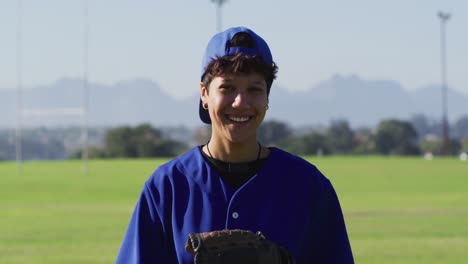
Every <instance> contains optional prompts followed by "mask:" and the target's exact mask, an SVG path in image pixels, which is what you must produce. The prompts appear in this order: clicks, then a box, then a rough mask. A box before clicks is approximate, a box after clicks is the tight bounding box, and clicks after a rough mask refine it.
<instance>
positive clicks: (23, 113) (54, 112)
mask: <svg viewBox="0 0 468 264" xmlns="http://www.w3.org/2000/svg"><path fill="white" fill-rule="evenodd" d="M83 6H84V10H83V11H84V12H83V21H84V43H83V44H84V45H83V94H82V96H83V103H82V106H81V107H66V108H25V107H24V105H23V91H22V88H23V87H22V81H23V80H22V78H23V76H22V0H18V1H17V23H16V27H17V28H16V41H17V49H16V61H17V63H16V64H17V65H16V66H17V98H16V133H15V134H16V137H15V138H16V169H17V174H21V173H22V162H23V153H22V130H23V119H24V118H25V117H36V118H40V117H44V116H80V117H81V118H82V126H81V141H82V146H83V147H82V151H81V159H82V171H83V175H87V174H88V108H89V98H88V97H89V92H88V1H87V0H83Z"/></svg>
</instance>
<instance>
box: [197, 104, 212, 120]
mask: <svg viewBox="0 0 468 264" xmlns="http://www.w3.org/2000/svg"><path fill="white" fill-rule="evenodd" d="M198 113H199V115H200V119H201V121H203V123H205V124H211V118H210V113H208V110H206V109H205V108H203V102H202V100H201V99H200V104H199V106H198Z"/></svg>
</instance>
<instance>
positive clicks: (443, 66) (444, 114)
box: [438, 11, 450, 155]
mask: <svg viewBox="0 0 468 264" xmlns="http://www.w3.org/2000/svg"><path fill="white" fill-rule="evenodd" d="M438 16H439V18H440V54H441V55H440V56H441V76H442V135H443V143H442V149H441V153H442V155H448V154H449V152H450V150H449V125H448V118H447V112H448V111H447V109H448V105H447V71H446V68H447V61H446V53H445V25H446V23H447V20H449V18H450V13H444V12H442V11H439V13H438Z"/></svg>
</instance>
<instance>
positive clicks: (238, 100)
mask: <svg viewBox="0 0 468 264" xmlns="http://www.w3.org/2000/svg"><path fill="white" fill-rule="evenodd" d="M247 105H248V98H247V96H246V95H245V93H237V95H236V97H235V98H234V102H233V103H232V107H234V108H243V107H246V106H247Z"/></svg>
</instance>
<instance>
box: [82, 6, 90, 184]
mask: <svg viewBox="0 0 468 264" xmlns="http://www.w3.org/2000/svg"><path fill="white" fill-rule="evenodd" d="M83 11H84V12H83V21H84V27H83V28H84V38H83V39H84V41H83V126H82V129H81V134H82V140H83V150H82V151H81V159H82V162H83V174H84V175H87V174H88V112H89V91H88V90H89V88H88V35H89V34H88V27H89V26H88V0H84V10H83Z"/></svg>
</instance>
